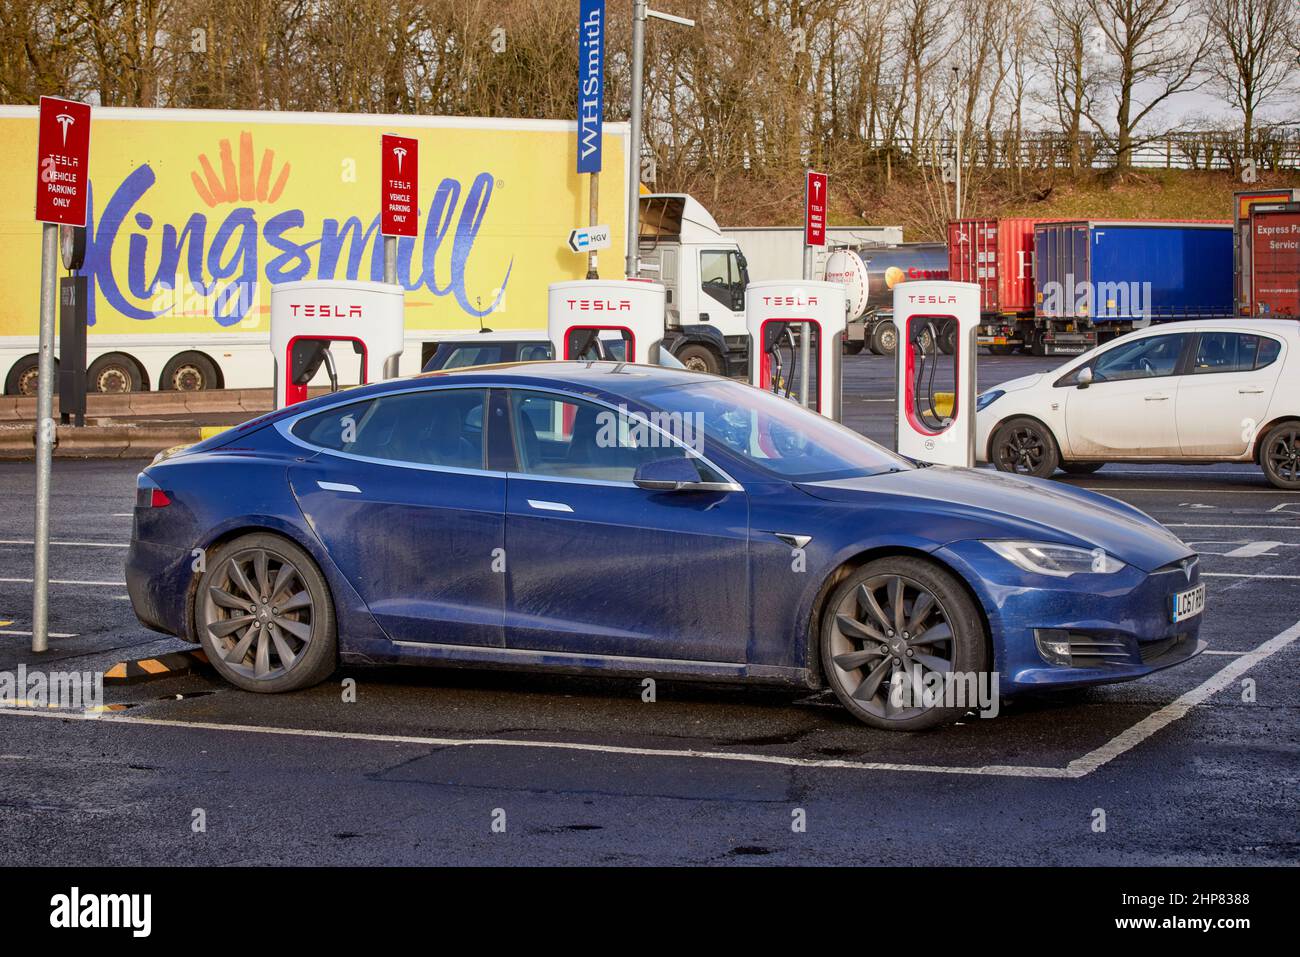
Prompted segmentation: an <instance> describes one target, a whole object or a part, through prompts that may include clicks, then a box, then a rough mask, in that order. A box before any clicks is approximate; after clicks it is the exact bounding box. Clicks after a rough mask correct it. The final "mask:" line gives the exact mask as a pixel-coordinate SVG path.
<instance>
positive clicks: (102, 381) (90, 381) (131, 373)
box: [86, 352, 144, 394]
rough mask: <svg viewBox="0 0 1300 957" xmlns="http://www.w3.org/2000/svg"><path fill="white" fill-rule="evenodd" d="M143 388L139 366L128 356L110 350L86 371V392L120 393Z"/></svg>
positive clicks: (137, 390)
mask: <svg viewBox="0 0 1300 957" xmlns="http://www.w3.org/2000/svg"><path fill="white" fill-rule="evenodd" d="M143 388H144V377H143V376H142V375H141V374H140V367H139V366H138V365H136V363H135V360H134V359H132V358H131V357H130V356H126V355H122V354H121V353H120V352H110V353H109V354H108V355H106V356H100V357H99V358H98V359H96V360H95V361H94V362H92V363H91V364H90V369H89V370H87V372H86V392H88V393H93V392H100V393H110V394H120V393H125V392H139V391H140V390H141V389H143Z"/></svg>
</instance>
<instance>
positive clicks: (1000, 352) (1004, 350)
mask: <svg viewBox="0 0 1300 957" xmlns="http://www.w3.org/2000/svg"><path fill="white" fill-rule="evenodd" d="M1015 353H1016V347H1015V346H989V355H991V356H1010V355H1015Z"/></svg>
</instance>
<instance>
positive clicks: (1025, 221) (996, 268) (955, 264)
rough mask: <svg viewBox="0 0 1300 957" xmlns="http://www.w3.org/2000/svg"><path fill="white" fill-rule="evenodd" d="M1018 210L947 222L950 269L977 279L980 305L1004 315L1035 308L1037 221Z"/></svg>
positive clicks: (965, 279) (1029, 312) (950, 272)
mask: <svg viewBox="0 0 1300 957" xmlns="http://www.w3.org/2000/svg"><path fill="white" fill-rule="evenodd" d="M1045 222H1050V220H1047V219H1031V218H1029V217H1024V216H1017V217H1011V218H1007V219H957V220H953V221H952V222H950V223H949V224H948V275H949V277H950V278H951V279H954V280H956V281H958V282H973V283H978V284H979V287H980V311H981V312H986V313H997V314H1000V315H1005V316H1014V315H1026V316H1030V315H1033V313H1034V225H1035V224H1036V223H1045Z"/></svg>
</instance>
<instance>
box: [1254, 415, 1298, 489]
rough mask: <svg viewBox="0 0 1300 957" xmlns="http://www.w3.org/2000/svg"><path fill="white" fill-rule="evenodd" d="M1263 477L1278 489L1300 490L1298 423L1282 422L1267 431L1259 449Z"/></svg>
mask: <svg viewBox="0 0 1300 957" xmlns="http://www.w3.org/2000/svg"><path fill="white" fill-rule="evenodd" d="M1259 463H1260V465H1262V466H1263V467H1264V476H1265V477H1266V478H1267V479H1268V480H1269V481H1270V482H1272V483H1273V485H1275V486H1277V487H1278V488H1284V489H1287V490H1288V491H1291V490H1295V489H1300V422H1283V423H1282V424H1281V425H1277V426H1274V427H1273V428H1271V429H1269V431H1268V435H1266V436H1264V444H1263V445H1262V446H1261V447H1260V452H1259Z"/></svg>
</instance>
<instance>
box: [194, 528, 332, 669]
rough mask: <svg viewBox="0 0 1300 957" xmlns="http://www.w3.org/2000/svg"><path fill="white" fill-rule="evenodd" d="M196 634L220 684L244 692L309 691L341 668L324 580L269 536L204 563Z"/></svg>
mask: <svg viewBox="0 0 1300 957" xmlns="http://www.w3.org/2000/svg"><path fill="white" fill-rule="evenodd" d="M259 555H261V556H264V557H263V558H261V559H259V557H258V556H259ZM286 567H291V568H292V571H291V572H285V571H284V569H285V568H286ZM282 576H284V577H282ZM241 579H242V584H241ZM277 586H278V587H277ZM250 589H251V591H252V592H253V593H252V594H250ZM263 597H265V598H266V600H265V601H263V600H262V599H263ZM276 599H279V603H277V602H276ZM286 605H288V606H289V607H285V606H286ZM249 609H252V610H251V611H250V610H249ZM240 620H245V623H244V624H243V625H242V626H241V625H240V624H239V622H240ZM194 634H195V635H197V636H198V639H199V643H200V644H201V645H202V646H203V650H204V652H205V653H206V654H207V656H208V661H209V662H211V664H212V666H213V667H214V668H216V669H217V672H218V673H219V674H220V675H221V677H223V678H225V679H226V680H227V681H229V682H230V683H231V684H233V685H235V686H236V687H238V688H243V689H244V690H245V691H256V692H262V693H267V694H272V693H275V692H280V691H296V690H298V689H299V688H307V687H310V686H311V685H314V684H318V683H320V682H321V681H324V680H325V679H326V678H328V677H329V675H330V673H331V672H333V671H334V669H335V668H336V667H337V665H338V636H337V629H336V624H335V619H334V604H333V601H332V599H331V597H330V592H329V586H328V585H327V584H326V582H325V578H324V576H322V575H321V573H320V569H318V568H317V567H316V563H315V562H314V561H312V558H311V556H310V555H308V554H307V553H306V552H305V551H303V550H302V549H301V548H299V547H298V546H297V545H295V544H294V543H293V542H290V541H288V540H287V539H284V538H281V537H280V536H279V535H272V534H269V533H266V532H255V533H253V534H251V535H243V536H240V537H239V538H236V539H233V540H231V541H229V542H227V543H225V544H224V545H222V546H220V547H219V548H217V549H215V550H214V552H213V554H211V555H208V556H207V563H206V570H205V571H204V573H203V577H202V578H200V579H199V587H198V591H197V593H196V594H195V596H194ZM241 646H242V647H241ZM286 659H288V660H287V664H286Z"/></svg>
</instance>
